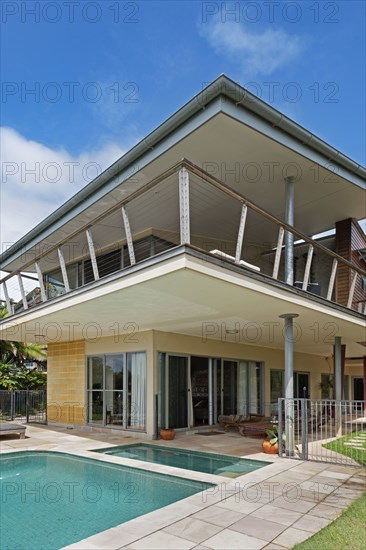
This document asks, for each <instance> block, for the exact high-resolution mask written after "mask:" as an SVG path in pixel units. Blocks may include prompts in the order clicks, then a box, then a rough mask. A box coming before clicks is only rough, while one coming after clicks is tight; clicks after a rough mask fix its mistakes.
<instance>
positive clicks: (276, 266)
mask: <svg viewBox="0 0 366 550" xmlns="http://www.w3.org/2000/svg"><path fill="white" fill-rule="evenodd" d="M284 234H285V230H284V228H283V227H282V226H281V227H280V230H279V232H278V240H277V249H276V256H275V260H274V264H273V274H272V277H273V278H274V279H277V277H278V271H279V269H280V262H281V254H282V245H283V237H284Z"/></svg>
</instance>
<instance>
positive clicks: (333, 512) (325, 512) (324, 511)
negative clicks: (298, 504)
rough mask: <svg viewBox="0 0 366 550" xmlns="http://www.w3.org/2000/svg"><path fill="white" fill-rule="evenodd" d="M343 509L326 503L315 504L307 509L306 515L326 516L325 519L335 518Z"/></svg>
mask: <svg viewBox="0 0 366 550" xmlns="http://www.w3.org/2000/svg"><path fill="white" fill-rule="evenodd" d="M342 512H343V510H342V509H341V508H336V507H335V506H329V505H327V504H323V503H321V504H317V505H316V506H314V508H312V509H311V510H309V512H308V515H309V516H315V517H319V518H326V519H331V520H333V519H335V518H337V517H338V516H339V515H340V514H341V513H342Z"/></svg>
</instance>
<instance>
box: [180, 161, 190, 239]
mask: <svg viewBox="0 0 366 550" xmlns="http://www.w3.org/2000/svg"><path fill="white" fill-rule="evenodd" d="M189 214H190V213H189V174H188V172H187V170H186V169H185V168H181V170H179V215H180V243H181V244H189V243H190V242H191V231H190V215H189Z"/></svg>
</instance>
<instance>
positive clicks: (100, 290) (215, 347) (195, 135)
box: [0, 76, 366, 437]
mask: <svg viewBox="0 0 366 550" xmlns="http://www.w3.org/2000/svg"><path fill="white" fill-rule="evenodd" d="M365 174H366V171H365V168H363V167H362V166H360V165H359V164H357V163H356V162H354V161H352V160H351V159H350V158H348V157H347V156H345V155H343V154H342V153H341V152H339V151H337V150H335V149H334V148H332V147H331V146H330V145H328V144H327V143H325V142H324V141H322V140H321V139H319V138H318V137H316V136H315V135H314V134H312V133H311V132H310V131H308V130H306V129H305V128H303V127H301V126H299V125H298V124H296V123H295V122H294V121H292V120H290V119H289V118H287V117H286V116H285V115H283V114H282V113H280V112H278V111H277V110H275V109H274V108H273V107H271V106H270V105H268V104H267V103H265V102H263V101H261V100H260V99H258V98H256V97H255V96H253V95H252V94H250V93H249V92H248V91H246V90H245V89H243V88H242V87H240V86H239V85H238V84H236V83H235V82H233V81H232V80H230V79H229V78H227V77H226V76H220V77H219V78H217V79H216V80H215V81H214V82H212V83H211V84H210V85H209V86H207V87H206V88H204V89H203V90H202V91H201V92H200V93H198V94H197V95H196V96H195V97H194V98H193V99H191V100H190V101H189V102H188V103H186V104H185V105H184V106H183V107H181V108H180V109H179V110H178V111H177V112H176V113H174V114H173V115H172V116H171V117H170V118H168V119H167V120H166V121H165V122H163V123H162V124H161V125H160V126H159V127H158V128H156V129H155V130H154V131H153V132H152V133H150V134H149V135H148V136H147V137H146V138H145V139H143V140H142V141H141V142H140V143H138V144H137V145H136V146H135V147H133V148H132V149H131V150H130V151H129V152H128V153H126V154H125V155H124V156H123V157H122V158H120V159H119V160H118V161H117V162H116V163H115V164H113V165H112V166H111V167H110V168H108V170H106V171H105V172H103V173H102V174H101V175H99V176H98V177H97V178H96V179H95V180H93V181H92V182H91V183H90V184H88V185H87V186H86V187H84V188H83V189H82V190H81V191H80V192H79V193H77V194H76V195H75V196H74V197H72V198H71V199H70V200H69V201H67V202H66V203H65V204H64V205H63V206H61V207H60V208H58V209H57V210H56V211H55V212H54V213H53V214H52V215H50V216H48V217H47V218H46V219H44V220H43V221H42V222H41V223H40V224H39V225H37V226H36V227H35V228H34V229H33V230H32V231H30V232H29V233H28V234H26V235H25V236H24V237H23V238H21V239H20V240H19V241H18V242H17V243H16V244H14V245H13V246H12V247H11V248H9V249H8V250H6V251H5V252H4V253H3V254H2V256H1V258H0V261H1V263H0V268H1V270H3V271H5V272H6V273H7V275H6V277H4V278H3V279H2V280H1V292H2V297H3V299H4V301H5V302H6V304H7V308H8V312H9V315H8V317H6V318H4V319H3V320H2V322H1V323H0V338H2V339H9V340H26V341H34V342H40V343H45V344H47V345H48V368H47V370H48V421H49V422H50V423H58V424H62V425H65V424H66V425H86V426H91V427H97V428H104V429H110V428H114V429H120V430H126V431H127V432H134V431H138V432H140V433H146V434H147V436H148V437H151V436H153V435H154V433H156V431H157V428H158V427H159V426H164V427H173V428H178V429H189V428H190V427H198V426H207V425H214V424H216V423H217V418H218V416H219V415H220V414H236V413H237V414H245V413H246V412H263V413H264V414H266V415H270V414H271V413H272V412H273V410H274V408H275V406H276V401H277V398H278V397H280V396H283V395H286V396H287V397H291V396H292V395H295V396H300V397H303V396H305V397H309V396H310V397H312V398H320V397H321V396H322V391H323V397H328V395H324V387H325V381H326V380H331V379H332V380H335V381H336V386H335V388H333V390H334V396H335V397H337V398H338V399H340V398H343V397H344V398H346V399H360V400H363V399H364V398H365V397H364V396H365V388H366V384H365V376H366V360H365V356H366V348H365V346H366V336H365V319H366V317H365V313H366V293H365V291H366V263H365V257H366V237H365V234H364V232H363V231H362V229H361V227H360V225H359V223H358V220H361V219H363V218H365V217H366V208H365ZM331 230H333V231H331ZM326 231H328V232H329V233H328V234H326V235H323V236H321V237H317V238H314V236H316V235H319V234H321V233H324V232H326ZM24 277H34V278H35V279H37V280H36V281H34V287H35V288H34V290H33V291H32V292H30V293H27V292H26V291H25V290H24V284H23V282H24ZM10 280H11V281H16V283H17V285H18V286H19V290H20V294H21V297H22V299H21V301H20V302H19V303H18V304H16V305H15V306H14V304H13V303H12V296H11V295H10V294H9V291H8V289H9V288H10V285H9V282H10ZM334 375H335V378H334ZM322 383H323V384H322ZM322 388H323V390H322ZM329 396H330V395H329Z"/></svg>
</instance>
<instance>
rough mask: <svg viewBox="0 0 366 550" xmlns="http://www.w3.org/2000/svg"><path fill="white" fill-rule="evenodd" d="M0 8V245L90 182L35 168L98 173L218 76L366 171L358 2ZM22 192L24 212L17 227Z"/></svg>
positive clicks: (362, 11)
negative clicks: (73, 166)
mask: <svg viewBox="0 0 366 550" xmlns="http://www.w3.org/2000/svg"><path fill="white" fill-rule="evenodd" d="M1 9H2V14H1V15H2V38H1V40H2V59H1V61H2V82H3V84H2V103H1V108H2V112H1V126H2V136H1V144H2V152H3V159H4V162H5V163H7V164H6V174H5V176H4V172H3V177H2V189H1V198H2V201H1V202H2V211H1V214H2V216H1V217H2V231H3V234H2V240H3V242H5V243H9V242H13V241H14V240H16V239H17V238H19V237H20V236H21V235H22V234H24V232H26V231H28V230H29V229H31V227H33V226H34V225H35V224H36V223H37V222H38V221H40V220H41V219H42V218H44V217H45V216H46V215H47V214H48V213H50V212H51V211H52V210H53V209H54V208H55V207H56V206H58V205H59V204H60V203H62V202H64V200H66V199H67V198H69V197H70V196H71V195H72V194H74V193H75V192H76V191H78V189H79V188H80V187H82V186H83V185H85V183H86V177H83V178H82V177H80V174H79V173H76V175H75V177H73V178H72V181H71V180H70V177H66V176H65V174H62V175H61V176H60V178H59V180H60V181H57V184H56V180H57V177H56V176H55V178H54V181H51V180H52V177H51V176H50V177H49V178H48V179H47V178H46V181H45V180H44V178H43V181H42V177H40V178H38V179H39V181H36V180H37V178H36V177H35V176H34V175H33V176H32V175H29V174H27V173H26V168H29V167H31V166H32V163H33V164H34V162H36V161H39V164H40V167H38V170H39V171H40V172H42V165H44V164H47V162H58V163H59V164H60V165H64V164H65V163H67V162H79V163H80V164H82V163H86V162H88V161H95V162H96V163H98V165H99V164H100V165H101V166H102V167H106V165H108V164H109V163H110V162H112V161H113V160H115V159H116V158H117V157H118V156H119V155H120V154H122V153H123V152H125V151H126V150H128V149H129V148H130V147H131V146H132V145H134V144H135V143H136V142H137V141H138V140H139V139H141V138H143V137H144V136H145V135H146V134H147V133H148V132H150V131H151V130H153V129H154V128H155V127H156V126H157V125H158V124H159V123H161V122H162V121H163V120H165V119H166V118H167V117H168V116H169V115H171V114H172V113H173V112H174V111H175V110H176V109H178V108H179V107H180V106H181V105H182V104H183V103H185V102H186V101H187V100H189V99H190V98H191V97H192V96H193V95H194V94H195V93H197V92H198V91H200V90H201V89H202V87H203V86H204V85H205V83H208V82H210V81H211V80H213V79H214V78H216V77H217V76H218V75H219V74H221V73H226V74H227V75H228V76H230V77H231V78H232V79H234V80H236V81H238V82H239V83H240V84H242V85H244V86H248V88H249V89H250V90H251V91H252V92H254V93H257V94H258V95H260V96H261V97H262V99H264V100H265V101H267V102H269V103H271V104H272V105H273V106H274V107H276V108H278V109H279V110H281V111H282V112H284V113H285V114H287V115H288V116H290V117H291V118H293V119H294V120H295V121H296V122H298V123H300V124H301V125H303V126H305V127H306V128H307V129H309V130H310V131H312V132H314V133H315V134H317V135H318V136H319V137H321V138H323V139H324V140H326V141H327V142H329V143H330V144H331V145H333V146H334V147H336V148H338V149H340V150H341V151H342V152H343V153H345V154H347V155H348V156H350V157H351V158H353V159H354V160H356V161H357V162H359V163H361V164H364V163H365V104H364V96H365V71H364V67H365V49H366V48H365V2H363V1H346V2H343V1H341V2H339V1H338V2H316V1H315V2H314V1H311V2H271V1H269V2H198V1H194V2H190V1H183V2H180V1H176V2H174V1H166V2H155V1H138V2H128V1H126V2H124V1H121V2H118V1H116V0H113V1H109V0H104V1H100V2H88V1H86V2H83V1H81V0H80V1H78V2H63V1H59V2H31V1H28V2H26V3H25V2H14V1H11V2H10V1H9V2H8V1H6V0H3V2H2V4H1ZM32 9H33V10H35V11H36V13H35V14H34V13H33V14H32V13H30V11H31V10H32ZM30 90H34V93H33V94H32V93H30ZM22 162H23V164H24V165H23V169H22V167H21V166H20V165H21V163H22ZM9 166H10V168H9ZM12 171H13V172H14V174H11V172H12ZM41 175H42V174H41ZM92 175H93V173H92V171H91V172H90V174H89V176H88V177H90V178H91V176H92ZM32 178H33V179H32ZM19 196H22V197H23V200H25V201H27V204H28V205H29V208H28V209H27V212H24V219H22V221H21V223H19V224H16V227H15V224H14V223H13V221H14V220H13V216H12V215H11V213H12V212H14V208H16V207H17V205H18V206H19ZM28 210H29V212H28ZM3 246H4V245H3ZM6 246H8V245H7V244H6Z"/></svg>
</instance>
